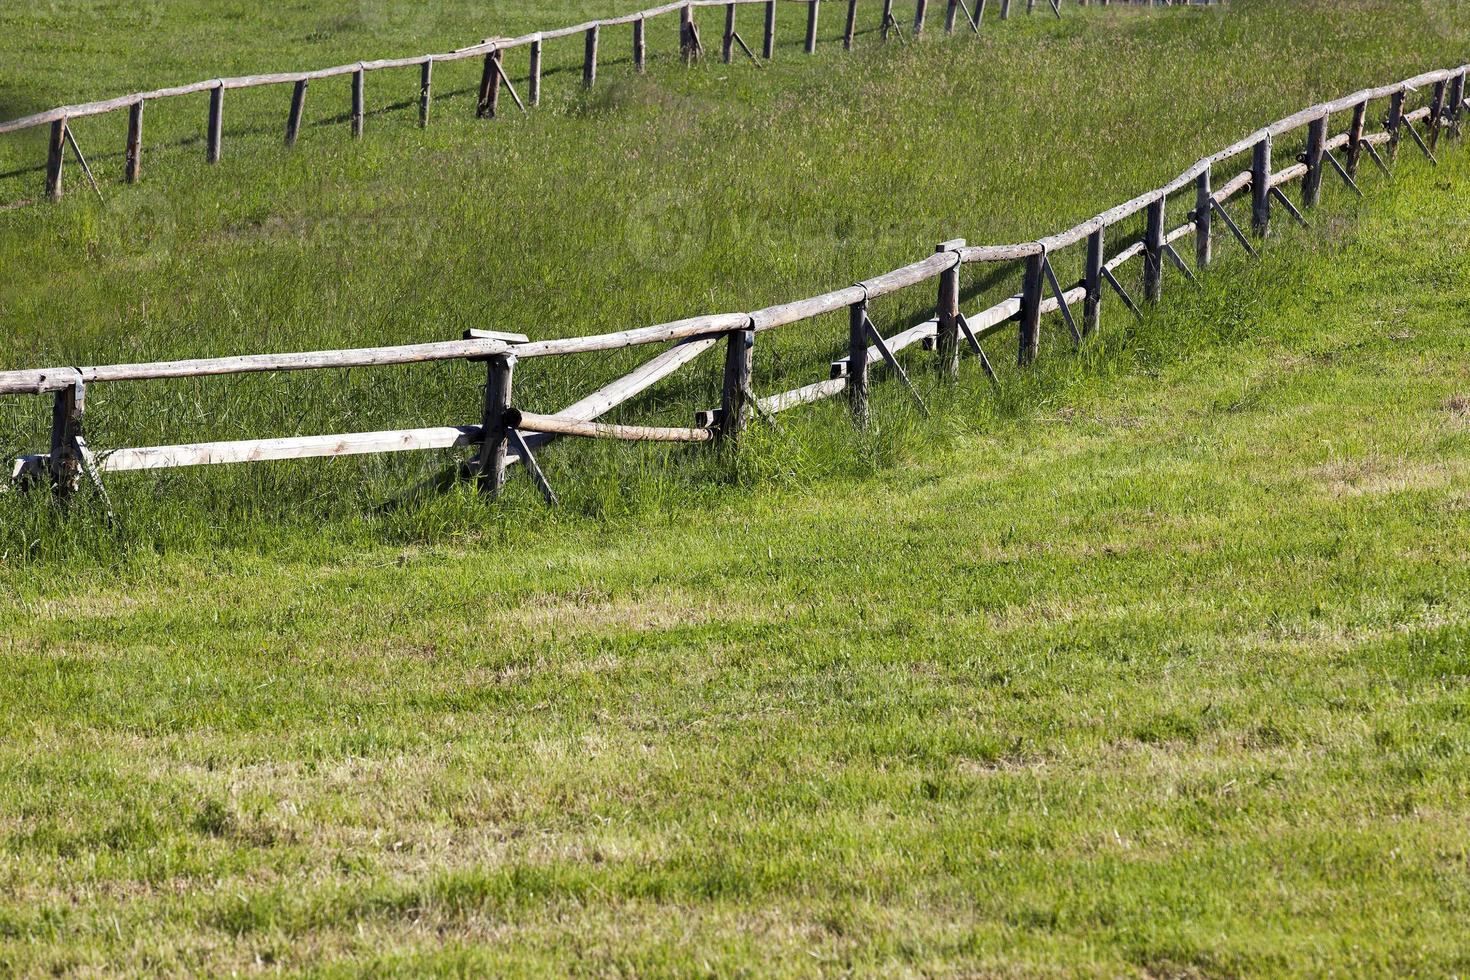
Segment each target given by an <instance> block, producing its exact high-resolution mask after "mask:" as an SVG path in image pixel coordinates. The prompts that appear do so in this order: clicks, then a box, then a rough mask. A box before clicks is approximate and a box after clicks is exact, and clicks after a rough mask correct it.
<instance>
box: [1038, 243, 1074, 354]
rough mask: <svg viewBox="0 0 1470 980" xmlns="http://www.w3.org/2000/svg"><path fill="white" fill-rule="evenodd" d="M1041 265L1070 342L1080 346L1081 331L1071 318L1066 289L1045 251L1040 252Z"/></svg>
mask: <svg viewBox="0 0 1470 980" xmlns="http://www.w3.org/2000/svg"><path fill="white" fill-rule="evenodd" d="M1041 267H1042V270H1043V271H1045V272H1046V279H1047V282H1049V283H1051V291H1052V295H1053V296H1055V297H1056V298H1057V308H1058V310H1060V311H1061V314H1062V319H1063V320H1065V321H1067V330H1068V331H1069V332H1070V333H1071V334H1072V343H1074V344H1076V345H1077V346H1079V347H1080V346H1082V332H1081V331H1080V330H1078V329H1077V321H1076V320H1073V319H1072V308H1071V307H1070V306H1068V305H1067V295H1066V290H1064V289H1062V284H1061V283H1060V282H1058V281H1057V273H1056V270H1055V269H1053V268H1052V267H1051V258H1050V256H1048V255H1047V254H1046V253H1045V252H1042V253H1041Z"/></svg>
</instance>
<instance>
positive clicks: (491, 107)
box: [475, 48, 504, 119]
mask: <svg viewBox="0 0 1470 980" xmlns="http://www.w3.org/2000/svg"><path fill="white" fill-rule="evenodd" d="M503 57H504V55H503V54H502V53H501V51H500V49H499V48H496V49H495V50H494V51H491V52H490V53H489V54H487V55H485V68H484V70H483V71H481V73H480V96H479V99H478V100H477V101H476V103H475V115H476V116H477V117H479V118H480V119H494V118H495V113H496V111H497V110H498V109H499V107H500V63H501V59H502V58H503Z"/></svg>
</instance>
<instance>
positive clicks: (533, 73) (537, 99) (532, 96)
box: [526, 37, 541, 105]
mask: <svg viewBox="0 0 1470 980" xmlns="http://www.w3.org/2000/svg"><path fill="white" fill-rule="evenodd" d="M529 74H530V78H529V79H527V81H526V101H527V102H529V103H530V104H531V105H540V104H541V38H540V37H537V38H535V39H534V40H532V41H531V66H530V72H529Z"/></svg>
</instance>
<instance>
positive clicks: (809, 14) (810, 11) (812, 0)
mask: <svg viewBox="0 0 1470 980" xmlns="http://www.w3.org/2000/svg"><path fill="white" fill-rule="evenodd" d="M821 5H822V0H807V5H806V45H805V50H806V53H807V54H811V53H812V52H814V51H816V50H817V14H818V12H819V11H820V9H821Z"/></svg>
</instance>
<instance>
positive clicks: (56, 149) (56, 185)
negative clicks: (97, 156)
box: [46, 119, 66, 201]
mask: <svg viewBox="0 0 1470 980" xmlns="http://www.w3.org/2000/svg"><path fill="white" fill-rule="evenodd" d="M65 151H66V120H65V119H58V120H56V121H55V122H54V123H52V124H51V139H50V140H49V141H48V142H47V144H46V196H47V197H49V198H50V199H51V200H53V201H55V200H58V199H59V198H60V197H61V165H62V162H63V161H64V160H65V159H66V153H65Z"/></svg>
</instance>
